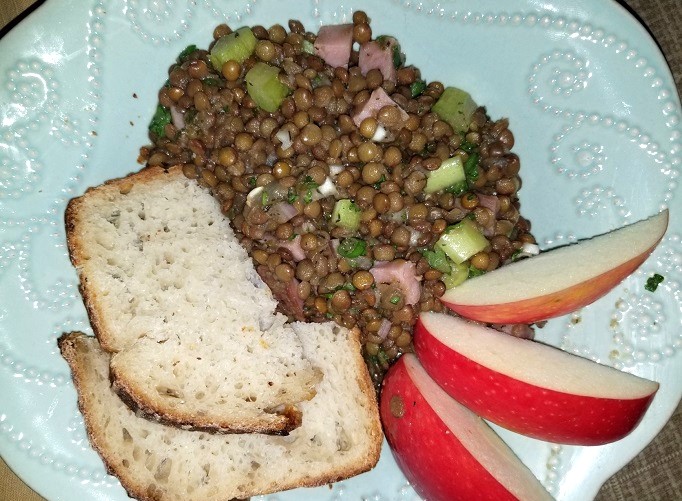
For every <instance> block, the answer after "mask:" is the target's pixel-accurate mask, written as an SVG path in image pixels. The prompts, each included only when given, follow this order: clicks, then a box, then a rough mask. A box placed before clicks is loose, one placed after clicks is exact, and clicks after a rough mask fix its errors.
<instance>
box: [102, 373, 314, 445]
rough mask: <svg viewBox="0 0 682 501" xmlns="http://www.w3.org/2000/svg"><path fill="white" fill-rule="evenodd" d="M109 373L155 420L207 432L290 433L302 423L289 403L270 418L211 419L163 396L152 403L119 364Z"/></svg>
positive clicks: (126, 397)
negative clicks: (167, 402)
mask: <svg viewBox="0 0 682 501" xmlns="http://www.w3.org/2000/svg"><path fill="white" fill-rule="evenodd" d="M109 369H110V371H111V372H110V373H109V377H110V378H111V386H112V389H113V390H114V391H115V392H116V394H117V395H118V396H119V398H120V399H121V400H123V401H124V402H125V403H126V405H127V406H128V407H130V408H131V409H132V410H134V411H135V412H136V413H138V414H139V415H141V416H143V417H144V418H146V419H150V420H152V421H157V422H159V423H163V424H166V425H171V426H179V427H180V428H182V429H184V430H194V431H205V432H207V433H266V434H269V435H288V434H289V432H291V431H292V430H295V429H296V428H298V427H299V426H301V413H300V411H298V409H296V408H294V407H293V406H292V407H287V408H286V409H284V411H285V412H282V413H275V412H273V413H272V414H271V415H270V416H271V418H270V419H265V418H263V419H258V420H254V419H250V420H241V421H240V420H235V419H234V418H230V419H224V420H210V419H207V418H206V417H204V416H199V415H197V414H194V413H187V412H183V411H182V410H178V409H173V408H170V407H169V406H167V405H165V402H164V401H163V400H161V399H156V400H154V402H153V404H152V405H150V403H149V401H148V400H147V399H146V398H145V396H144V394H143V392H142V391H141V390H140V389H138V388H136V387H135V385H134V384H132V383H130V382H129V381H128V380H127V379H125V378H123V377H120V376H119V375H118V374H117V370H116V365H114V364H111V365H110V367H109Z"/></svg>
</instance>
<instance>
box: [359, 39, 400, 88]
mask: <svg viewBox="0 0 682 501" xmlns="http://www.w3.org/2000/svg"><path fill="white" fill-rule="evenodd" d="M397 46H398V42H397V40H396V39H395V38H392V37H385V38H384V39H383V40H382V41H380V42H378V41H376V40H373V41H371V42H367V43H364V44H362V47H360V53H359V54H358V56H359V57H358V66H359V67H360V72H361V73H362V74H363V75H366V74H367V73H368V72H369V70H374V69H377V70H379V71H380V72H381V74H382V75H383V77H384V80H389V81H391V82H395V81H396V70H395V64H394V62H393V52H394V50H396V47H397ZM398 50H400V49H398Z"/></svg>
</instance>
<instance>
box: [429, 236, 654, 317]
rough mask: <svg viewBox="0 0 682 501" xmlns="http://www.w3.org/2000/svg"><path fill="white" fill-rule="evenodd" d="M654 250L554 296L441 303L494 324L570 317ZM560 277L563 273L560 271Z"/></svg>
mask: <svg viewBox="0 0 682 501" xmlns="http://www.w3.org/2000/svg"><path fill="white" fill-rule="evenodd" d="M655 248H656V245H654V246H653V247H651V248H650V249H648V250H647V251H646V252H645V253H643V254H640V255H639V256H636V257H634V258H632V259H631V260H630V261H627V262H625V263H623V264H621V265H620V266H617V267H616V268H613V269H611V270H609V271H607V272H605V273H602V274H601V275H599V276H596V277H594V278H591V279H590V280H586V281H584V282H581V283H579V284H576V285H574V286H572V287H569V288H567V289H563V290H560V291H557V292H554V293H552V294H547V295H544V296H536V297H531V298H528V299H524V300H522V301H515V302H511V303H502V304H485V305H469V304H456V303H453V302H450V301H448V298H447V292H446V293H445V294H444V295H443V296H442V297H441V302H442V303H443V304H445V305H446V306H447V307H448V308H450V309H451V310H452V311H454V312H455V313H457V314H458V315H460V316H462V317H464V318H468V319H470V320H476V321H479V322H487V323H491V324H532V323H535V322H539V321H541V320H547V319H550V318H554V317H558V316H561V315H565V314H567V313H571V312H573V311H576V310H578V309H580V308H583V307H584V306H587V305H588V304H591V303H593V302H595V301H596V300H597V299H599V298H600V297H602V296H604V295H606V294H607V293H608V292H609V291H610V290H611V289H613V288H614V287H615V286H616V285H618V284H619V283H620V282H622V281H623V279H625V278H626V277H627V276H629V275H630V274H631V273H632V272H634V271H635V270H636V269H637V268H638V267H639V266H640V265H641V264H642V263H643V262H644V261H645V260H646V258H647V257H649V255H650V254H651V253H652V252H653V250H654V249H655ZM491 273H494V271H493V272H491ZM557 273H561V271H560V270H557Z"/></svg>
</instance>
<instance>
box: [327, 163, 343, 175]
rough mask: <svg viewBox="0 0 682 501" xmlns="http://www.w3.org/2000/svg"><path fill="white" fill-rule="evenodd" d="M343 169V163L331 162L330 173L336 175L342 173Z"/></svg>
mask: <svg viewBox="0 0 682 501" xmlns="http://www.w3.org/2000/svg"><path fill="white" fill-rule="evenodd" d="M342 171H343V165H339V164H331V165H330V166H329V173H330V174H331V175H332V176H336V175H337V174H339V173H341V172H342Z"/></svg>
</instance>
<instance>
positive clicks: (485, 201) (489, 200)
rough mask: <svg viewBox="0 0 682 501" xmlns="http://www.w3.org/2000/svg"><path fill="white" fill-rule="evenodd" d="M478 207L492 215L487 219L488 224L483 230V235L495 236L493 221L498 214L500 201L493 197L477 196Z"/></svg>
mask: <svg viewBox="0 0 682 501" xmlns="http://www.w3.org/2000/svg"><path fill="white" fill-rule="evenodd" d="M478 205H480V206H481V207H485V208H486V209H488V210H490V211H491V212H492V213H493V217H491V218H488V224H487V225H486V226H485V227H484V228H483V235H485V236H486V237H488V238H490V237H494V236H495V221H497V215H498V214H499V212H500V199H499V198H497V197H496V196H495V195H483V194H479V195H478Z"/></svg>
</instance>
